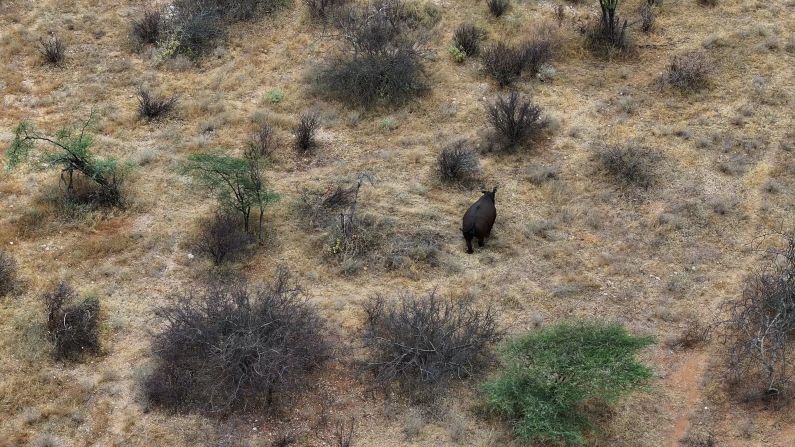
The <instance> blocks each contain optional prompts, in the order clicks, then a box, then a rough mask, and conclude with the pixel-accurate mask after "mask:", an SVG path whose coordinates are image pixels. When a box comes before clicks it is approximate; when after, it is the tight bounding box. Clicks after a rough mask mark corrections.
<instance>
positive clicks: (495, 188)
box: [491, 186, 497, 194]
mask: <svg viewBox="0 0 795 447" xmlns="http://www.w3.org/2000/svg"><path fill="white" fill-rule="evenodd" d="M491 193H492V194H497V187H496V186H495V187H494V191H492V192H491Z"/></svg>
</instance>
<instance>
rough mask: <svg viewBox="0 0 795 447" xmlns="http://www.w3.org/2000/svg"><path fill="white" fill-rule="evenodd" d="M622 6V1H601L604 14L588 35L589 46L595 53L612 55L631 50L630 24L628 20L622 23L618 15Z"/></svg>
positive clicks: (600, 5) (600, 4)
mask: <svg viewBox="0 0 795 447" xmlns="http://www.w3.org/2000/svg"><path fill="white" fill-rule="evenodd" d="M620 4H621V1H620V0H599V7H600V9H601V12H602V14H601V16H600V18H599V20H598V22H596V23H594V24H593V25H592V26H591V27H590V29H588V31H587V34H586V38H587V40H588V45H589V46H590V47H591V49H592V50H593V51H595V52H597V53H601V54H604V55H611V54H614V53H616V52H619V53H620V52H622V51H625V50H627V49H628V48H629V46H630V42H629V36H628V35H627V28H628V22H627V20H626V19H624V21H623V22H622V21H621V17H619V15H618V7H619V5H620Z"/></svg>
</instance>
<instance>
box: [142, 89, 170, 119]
mask: <svg viewBox="0 0 795 447" xmlns="http://www.w3.org/2000/svg"><path fill="white" fill-rule="evenodd" d="M176 104H177V96H176V95H174V96H169V97H165V96H158V95H155V94H153V93H152V92H150V91H149V89H147V88H144V87H140V88H138V117H139V118H141V119H145V120H147V121H152V120H156V119H159V118H162V117H163V116H164V115H166V114H167V113H168V112H170V111H171V110H172V109H173V108H174V106H175V105H176Z"/></svg>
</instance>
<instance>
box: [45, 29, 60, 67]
mask: <svg viewBox="0 0 795 447" xmlns="http://www.w3.org/2000/svg"><path fill="white" fill-rule="evenodd" d="M39 53H41V56H42V58H43V59H44V62H45V63H47V64H50V65H52V66H60V65H62V64H63V62H64V60H65V59H66V44H64V43H63V41H62V40H61V39H60V38H59V37H58V36H56V35H55V34H52V35H50V37H48V38H46V39H45V38H41V39H39Z"/></svg>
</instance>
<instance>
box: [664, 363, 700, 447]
mask: <svg viewBox="0 0 795 447" xmlns="http://www.w3.org/2000/svg"><path fill="white" fill-rule="evenodd" d="M707 361H708V356H707V354H706V353H705V352H700V351H699V352H690V353H688V354H687V358H686V359H685V361H684V362H683V363H682V366H681V367H680V368H679V369H678V370H676V372H674V373H673V374H671V376H670V382H671V384H670V386H671V387H672V388H674V389H678V390H680V391H681V393H682V394H683V396H684V408H683V410H682V413H681V414H680V415H679V416H678V417H677V418H676V421H675V422H674V430H673V432H672V433H671V437H670V439H671V441H670V443H669V445H670V446H671V447H679V446H680V443H679V440H680V439H682V438H683V437H684V436H685V435H686V434H687V431H688V429H689V428H690V415H692V414H693V411H694V410H695V406H696V405H698V403H699V401H701V390H702V382H703V380H702V379H703V377H704V372H705V370H706V369H707Z"/></svg>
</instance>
